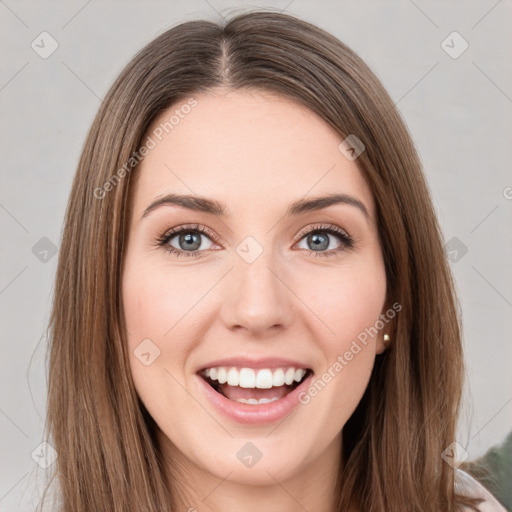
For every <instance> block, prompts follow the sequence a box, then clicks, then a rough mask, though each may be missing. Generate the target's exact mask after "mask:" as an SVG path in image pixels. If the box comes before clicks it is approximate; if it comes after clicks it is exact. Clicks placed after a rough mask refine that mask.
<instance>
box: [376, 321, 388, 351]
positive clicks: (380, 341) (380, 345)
mask: <svg viewBox="0 0 512 512" xmlns="http://www.w3.org/2000/svg"><path fill="white" fill-rule="evenodd" d="M386 327H387V326H386ZM384 335H387V333H386V329H385V328H384V329H383V330H382V331H380V332H379V334H378V335H377V343H376V345H375V353H376V354H382V353H383V352H384V351H385V350H386V348H387V347H386V345H387V344H388V343H389V341H387V340H386V339H385V338H384Z"/></svg>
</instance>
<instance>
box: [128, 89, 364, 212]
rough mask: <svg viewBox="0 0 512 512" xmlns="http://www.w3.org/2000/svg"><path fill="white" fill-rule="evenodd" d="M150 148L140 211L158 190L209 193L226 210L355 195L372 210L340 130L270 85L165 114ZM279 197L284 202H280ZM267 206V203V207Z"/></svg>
mask: <svg viewBox="0 0 512 512" xmlns="http://www.w3.org/2000/svg"><path fill="white" fill-rule="evenodd" d="M148 137H149V138H151V139H152V143H151V144H150V145H151V146H153V147H152V149H150V150H149V152H148V154H147V155H146V156H145V157H144V160H143V161H142V162H141V164H140V166H139V168H138V170H137V172H138V174H139V176H138V177H137V182H136V188H135V191H134V192H135V194H134V199H135V204H134V209H135V210H136V211H139V212H140V211H141V210H143V209H144V208H145V207H146V206H147V203H148V202H149V201H151V200H153V199H154V198H156V197H157V196H159V195H162V194H166V193H171V192H178V193H184V194H185V193H186V194H197V195H201V196H206V197H212V198H215V199H218V200H221V201H222V202H224V203H226V204H227V205H229V210H230V211H231V210H232V211H233V212H234V211H237V210H240V209H243V210H244V211H246V212H248V211H254V212H256V213H257V212H258V211H260V212H261V207H262V206H266V207H268V209H271V208H272V205H275V206H276V207H277V209H276V213H277V212H279V211H280V210H282V208H283V207H284V206H286V205H288V203H290V202H291V201H293V200H296V199H298V198H300V197H304V196H306V195H320V194H322V193H333V192H339V193H344V194H350V195H354V196H356V197H357V198H358V199H360V200H361V201H363V202H364V203H365V204H366V206H367V208H368V210H369V212H370V214H371V215H373V198H372V194H371V191H370V190H369V188H368V186H367V184H366V182H365V180H364V179H363V176H362V174H361V172H360V170H359V169H358V167H357V165H356V163H355V162H354V161H350V160H348V159H347V158H346V157H345V156H344V155H343V154H342V153H341V152H340V151H339V149H338V146H339V144H340V143H341V142H342V141H343V136H341V135H340V134H338V133H337V132H336V131H335V130H334V129H333V128H332V127H330V126H329V125H328V124H327V123H326V122H325V121H323V120H322V119H321V118H320V117H319V116H318V115H317V114H315V113H314V112H312V111H311V110H309V109H307V108H306V107H304V106H303V105H301V104H299V103H297V102H295V101H294V100H292V99H289V98H286V97H283V96H280V95H277V94H275V93H272V92H268V91H229V90H224V89H217V90H214V91H210V92H208V93H201V94H194V95H192V96H191V97H190V98H186V99H184V100H182V101H181V102H179V103H176V104H175V105H173V106H172V107H171V108H169V109H167V110H166V111H165V112H163V113H161V114H160V115H159V116H158V117H157V118H156V119H155V120H154V122H153V123H152V125H151V127H150V129H149V130H148V132H147V134H146V136H145V138H144V139H143V144H144V141H146V140H148V139H147V138H148ZM281 203H282V207H281V206H280V204H281ZM266 209H267V208H266Z"/></svg>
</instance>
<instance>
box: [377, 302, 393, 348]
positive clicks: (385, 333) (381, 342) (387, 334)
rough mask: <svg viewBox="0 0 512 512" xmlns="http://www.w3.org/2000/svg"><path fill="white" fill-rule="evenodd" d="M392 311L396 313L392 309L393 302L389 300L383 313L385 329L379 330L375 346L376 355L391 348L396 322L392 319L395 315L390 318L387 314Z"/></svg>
mask: <svg viewBox="0 0 512 512" xmlns="http://www.w3.org/2000/svg"><path fill="white" fill-rule="evenodd" d="M390 310H391V311H393V312H394V310H393V308H392V302H391V301H390V300H389V299H387V300H386V302H385V304H384V307H383V308H382V312H381V317H383V318H384V321H383V323H384V327H383V328H382V329H380V330H379V334H378V335H377V339H376V345H375V353H376V354H382V353H383V352H384V351H385V350H386V349H387V348H388V347H389V344H390V341H391V337H392V332H393V322H394V320H393V319H392V318H393V317H394V316H395V315H393V317H391V318H390V317H389V316H388V314H387V312H388V311H390Z"/></svg>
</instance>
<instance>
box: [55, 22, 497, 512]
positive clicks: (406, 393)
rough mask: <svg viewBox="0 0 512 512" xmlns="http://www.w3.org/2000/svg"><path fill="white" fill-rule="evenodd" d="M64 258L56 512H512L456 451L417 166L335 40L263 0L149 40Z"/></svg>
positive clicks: (451, 302) (435, 237)
mask: <svg viewBox="0 0 512 512" xmlns="http://www.w3.org/2000/svg"><path fill="white" fill-rule="evenodd" d="M60 250H61V253H60V259H59V266H58V271H57V278H56V287H55V301H54V307H53V311H52V317H51V322H50V331H51V352H50V374H49V393H48V416H47V432H48V435H49V436H51V437H49V442H50V443H51V444H52V446H53V447H54V448H55V449H56V450H57V453H58V454H59V456H58V459H57V461H56V467H57V472H56V476H57V477H58V484H59V487H60V494H61V497H62V498H61V510H62V511H65V512H68V511H73V512H78V511H84V512H85V511H90V510H95V511H107V510H108V511H123V512H125V511H128V510H137V511H139V510H147V511H157V510H158V511H163V510H189V511H192V510H198V511H202V510H205V511H216V510H234V509H235V508H236V509H237V510H244V511H250V510H276V511H285V510H298V509H304V510H310V511H322V512H323V511H325V512H327V511H329V512H330V511H333V510H336V511H354V512H355V511H357V512H361V511H379V512H382V511H397V510H407V511H409V512H410V511H422V512H425V511H432V512H433V511H436V512H438V511H440V510H443V511H455V510H503V509H502V508H500V506H499V504H498V503H497V502H496V500H494V498H493V497H492V496H490V495H488V494H486V491H485V490H484V489H483V488H482V487H481V486H479V484H477V483H476V482H475V481H474V480H472V479H471V478H469V477H468V475H466V474H464V473H462V472H460V470H458V469H456V468H457V466H458V461H457V460H456V459H455V458H454V455H453V453H452V452H453V446H454V445H453V443H454V441H455V432H456V421H457V412H458V407H459V402H460V395H461V386H462V379H463V355H462V350H461V340H460V325H459V320H458V317H457V308H456V299H455V294H454V290H453V283H452V279H451V276H450V271H449V268H448V265H447V263H446V260H445V257H444V252H443V246H442V240H441V235H440V231H439V228H438V224H437V220H436V218H435V215H434V211H433V207H432V203H431V200H430V197H429V193H428V190H427V187H426V184H425V180H424V177H423V175H422V171H421V166H420V163H419V160H418V157H417V155H416V152H415V149H414V146H413V144H412V142H411V139H410V136H409V135H408V132H407V130H406V128H405V125H404V123H403V121H402V120H401V118H400V115H399V114H398V112H397V110H396V108H395V106H394V104H393V102H392V100H391V99H390V97H389V96H388V94H387V93H386V92H385V90H384V89H383V87H382V85H381V84H380V82H379V81H378V79H377V78H376V77H375V75H374V74H373V73H372V72H371V71H370V70H369V69H368V67H367V66H366V65H365V64H364V63H363V62H362V61H361V59H360V58H359V57H358V56H357V55H355V54H354V52H353V51H351V50H350V49H349V48H347V47H346V46H345V45H344V44H342V43H341V42H339V41H338V40H337V39H335V38H334V37H332V36H331V35H329V34H327V33H325V32H324V31H322V30H320V29H318V28H317V27H315V26H313V25H310V24H308V23H305V22H303V21H300V20H298V19H296V18H294V17H292V16H289V15H284V14H276V13H268V12H253V13H249V14H244V15H240V16H238V17H236V18H234V19H232V20H231V21H230V22H229V23H227V25H226V26H224V27H219V26H217V25H215V24H213V23H209V22H202V21H197V22H189V23H184V24H182V25H179V26H177V27H175V28H173V29H171V30H169V31H167V32H165V33H164V34H163V35H161V36H160V37H158V38H157V39H156V40H155V41H153V42H151V43H150V44H149V45H148V46H146V47H145V48H144V49H143V50H141V51H140V52H139V53H138V54H137V55H136V56H135V58H134V59H133V60H132V61H131V62H130V63H129V64H128V66H127V67H126V68H125V69H124V71H123V72H122V73H121V75H120V76H119V78H118V79H117V81H116V82H115V83H114V85H113V86H112V88H111V90H110V91H109V93H108V95H107V97H106V98H105V100H104V102H103V104H102V106H101V108H100V111H99V113H98V115H97V117H96V119H95V121H94V123H93V126H92V128H91V130H90V133H89V135H88V137H87V140H86V144H85V147H84V150H83V154H82V157H81V159H80V163H79V166H78V170H77V173H76V176H75V180H74V183H73V189H72V192H71V197H70V200H69V205H68V211H67V215H66V222H65V227H64V233H63V240H62V244H61V249H60ZM450 450H451V451H450ZM461 476H464V478H466V479H467V478H469V487H466V488H464V487H462V485H463V484H464V481H463V480H462V479H461ZM485 507H487V508H485ZM489 507H490V508H489Z"/></svg>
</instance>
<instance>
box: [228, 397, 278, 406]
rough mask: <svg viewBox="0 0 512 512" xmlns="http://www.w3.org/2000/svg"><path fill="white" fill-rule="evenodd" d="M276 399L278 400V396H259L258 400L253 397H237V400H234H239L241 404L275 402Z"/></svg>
mask: <svg viewBox="0 0 512 512" xmlns="http://www.w3.org/2000/svg"><path fill="white" fill-rule="evenodd" d="M276 400H279V398H260V399H259V400H256V399H255V398H248V399H245V398H238V399H237V400H234V402H240V403H242V404H251V405H259V404H268V403H269V402H275V401H276Z"/></svg>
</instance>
